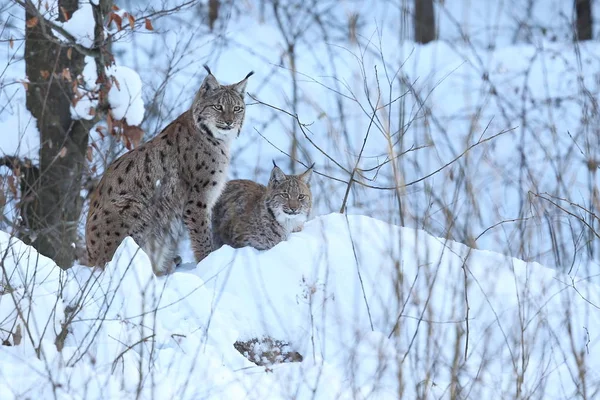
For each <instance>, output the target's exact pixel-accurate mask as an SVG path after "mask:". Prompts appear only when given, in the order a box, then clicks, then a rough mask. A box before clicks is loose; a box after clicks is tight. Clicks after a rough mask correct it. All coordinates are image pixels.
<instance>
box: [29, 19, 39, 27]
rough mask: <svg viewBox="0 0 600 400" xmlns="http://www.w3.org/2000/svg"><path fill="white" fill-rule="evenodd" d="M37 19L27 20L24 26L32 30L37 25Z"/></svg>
mask: <svg viewBox="0 0 600 400" xmlns="http://www.w3.org/2000/svg"><path fill="white" fill-rule="evenodd" d="M38 22H39V20H38V17H33V18H30V19H28V20H27V22H26V25H27V27H28V28H34V27H35V26H36V25H37V24H38Z"/></svg>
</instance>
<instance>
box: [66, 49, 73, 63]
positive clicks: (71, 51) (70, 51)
mask: <svg viewBox="0 0 600 400" xmlns="http://www.w3.org/2000/svg"><path fill="white" fill-rule="evenodd" d="M72 55H73V48H72V47H69V49H68V50H67V58H68V59H69V60H70V59H71V56H72Z"/></svg>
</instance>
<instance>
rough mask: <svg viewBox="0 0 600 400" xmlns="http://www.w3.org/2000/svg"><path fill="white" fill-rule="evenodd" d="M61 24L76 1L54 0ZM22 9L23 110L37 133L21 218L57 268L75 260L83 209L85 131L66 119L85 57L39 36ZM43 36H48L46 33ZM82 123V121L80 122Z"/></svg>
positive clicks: (37, 27)
mask: <svg viewBox="0 0 600 400" xmlns="http://www.w3.org/2000/svg"><path fill="white" fill-rule="evenodd" d="M58 6H59V9H60V10H62V12H61V13H59V14H60V18H59V19H60V20H64V19H65V16H66V18H70V17H71V16H72V15H73V13H74V12H75V11H76V10H77V8H78V1H77V0H59V2H58ZM32 18H34V15H33V14H32V12H31V10H29V9H27V10H26V21H28V23H27V25H29V26H28V27H26V30H25V35H26V37H25V64H26V67H25V68H26V73H27V76H28V78H29V88H28V91H27V109H28V110H29V111H30V112H31V114H32V115H33V116H34V117H35V118H36V119H37V127H38V130H39V132H40V165H39V179H37V180H36V182H34V183H33V190H32V192H33V195H32V196H31V197H32V198H31V199H30V201H31V203H32V206H31V207H30V208H29V209H30V211H31V212H30V213H29V215H26V216H23V219H24V221H23V222H24V224H25V226H26V228H27V229H26V233H25V235H26V236H25V238H26V240H27V239H28V241H30V242H31V243H32V244H33V246H34V247H35V248H36V249H37V250H38V251H39V252H40V253H41V254H43V255H45V256H48V257H50V258H52V259H53V260H54V261H55V262H56V263H57V264H58V265H59V266H60V267H61V268H69V267H71V266H72V264H73V261H74V259H75V243H76V242H77V228H78V222H79V216H80V214H81V209H82V199H81V197H80V194H79V193H80V190H81V184H82V182H81V181H82V176H83V168H84V167H85V154H86V149H87V145H88V130H89V128H88V127H86V126H84V123H83V122H82V121H79V120H73V119H72V118H71V112H70V106H71V103H72V99H73V96H74V91H73V88H74V80H75V79H76V78H77V76H78V75H79V74H80V73H81V72H82V70H83V67H84V56H83V55H82V54H80V53H79V52H77V51H75V50H69V49H70V48H69V47H68V46H66V45H61V44H57V43H55V42H53V41H51V40H49V39H48V38H47V36H44V31H43V30H42V26H41V25H42V24H41V23H40V22H38V23H35V22H34V21H35V20H32ZM46 35H51V32H50V29H47V31H46ZM84 122H85V121H84Z"/></svg>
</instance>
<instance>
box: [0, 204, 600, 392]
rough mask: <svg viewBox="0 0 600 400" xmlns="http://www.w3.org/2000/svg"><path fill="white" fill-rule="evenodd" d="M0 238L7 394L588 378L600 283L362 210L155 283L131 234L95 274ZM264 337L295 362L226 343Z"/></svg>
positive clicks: (433, 386)
mask: <svg viewBox="0 0 600 400" xmlns="http://www.w3.org/2000/svg"><path fill="white" fill-rule="evenodd" d="M0 237H1V241H0V252H1V254H5V252H6V251H7V249H8V257H6V258H5V259H4V265H5V268H6V273H3V274H2V275H1V276H2V280H1V281H2V282H7V280H8V281H9V282H10V287H12V288H14V289H15V290H14V291H13V292H11V293H6V292H4V294H3V295H2V296H0V317H2V318H0V332H1V335H2V337H1V338H2V339H3V340H4V339H9V341H10V338H8V337H7V332H10V331H13V332H14V326H15V324H19V325H21V326H22V332H25V327H26V326H27V325H26V324H24V323H23V322H22V320H21V319H20V317H19V316H18V315H17V314H16V313H15V312H14V303H15V300H14V299H16V300H17V301H18V302H19V305H20V309H21V310H25V311H26V313H22V314H24V315H30V316H31V317H30V323H29V324H28V325H29V326H32V325H33V327H34V328H35V327H37V328H35V329H34V330H33V334H32V339H33V340H31V339H29V338H28V337H27V336H26V335H24V336H23V338H22V341H21V344H19V345H17V346H0V388H2V393H3V394H4V395H7V396H12V397H6V398H22V397H24V396H25V395H27V396H29V397H30V398H36V399H45V398H53V387H54V388H55V389H56V390H57V391H58V394H59V398H63V397H64V398H82V397H83V398H86V399H95V398H111V399H112V398H114V399H126V398H131V397H132V396H135V394H136V393H137V391H138V390H141V398H152V397H154V398H178V399H197V398H231V399H233V398H246V399H265V398H268V399H280V398H281V399H284V398H289V397H290V395H291V393H294V398H298V399H304V398H316V399H331V398H341V399H346V398H348V399H349V398H378V399H397V398H398V393H400V392H399V390H400V386H399V385H400V384H402V385H403V389H402V390H403V391H404V392H403V396H404V397H405V398H416V397H417V395H418V393H419V391H421V390H427V391H428V392H429V393H430V394H431V395H432V396H433V397H435V398H439V397H446V396H447V395H448V391H449V390H450V387H451V384H452V379H453V375H452V373H453V368H456V370H455V372H454V373H455V377H456V379H458V385H459V386H460V388H461V390H464V391H465V392H468V393H471V395H472V396H475V397H480V398H512V397H511V396H512V395H513V394H514V390H515V389H514V388H515V385H516V381H517V376H518V374H519V373H522V374H523V376H524V380H523V384H522V388H521V390H522V393H524V394H526V395H534V397H536V398H541V397H543V398H548V399H553V398H568V397H571V396H573V395H574V393H575V392H576V390H577V388H576V384H575V383H574V382H573V380H571V378H570V375H569V374H570V373H576V371H577V365H576V361H575V360H576V357H575V356H576V355H577V356H578V357H581V358H580V360H582V361H581V362H583V363H584V367H585V370H586V374H587V378H588V380H587V381H586V382H588V384H589V385H590V387H589V388H592V387H595V386H594V385H595V383H594V382H597V381H598V379H600V357H599V354H598V353H599V352H600V341H599V340H598V336H597V335H596V333H597V332H598V330H599V329H600V311H599V310H598V308H597V307H596V306H595V304H600V290H598V289H599V288H598V287H597V286H595V285H593V284H591V283H589V282H588V281H587V279H583V278H577V277H572V278H571V277H568V276H566V275H562V274H559V273H557V272H556V271H554V270H552V269H548V268H545V267H543V266H541V265H539V264H536V263H526V262H523V261H520V260H517V259H511V258H508V257H505V256H502V255H500V254H496V253H492V252H489V251H479V250H473V249H469V248H467V247H466V246H464V245H461V244H458V243H455V242H449V241H444V240H443V239H440V238H436V237H433V236H430V235H428V234H427V233H425V232H424V231H420V230H414V229H410V228H400V227H397V226H393V225H389V224H387V223H384V222H382V221H378V220H376V219H373V218H369V217H364V216H357V215H350V216H345V215H341V214H329V215H326V216H322V217H318V218H316V219H313V220H311V221H309V222H308V223H307V224H306V226H305V229H304V230H303V231H302V232H299V233H294V234H292V235H291V237H290V239H289V240H288V241H286V242H282V243H280V244H278V245H277V246H275V247H274V248H273V249H271V250H268V251H263V252H261V251H257V250H255V249H252V248H242V249H237V250H235V249H233V248H231V247H228V246H224V247H222V248H221V249H219V250H218V251H215V252H213V253H212V254H211V255H209V257H208V258H206V259H205V260H203V261H202V262H201V263H199V264H198V265H195V264H194V263H188V264H184V265H182V266H181V267H179V268H178V269H177V271H176V272H175V273H173V274H172V275H169V276H166V277H161V278H156V277H154V275H153V274H152V270H151V267H150V261H149V259H148V256H147V255H146V254H144V253H143V251H141V250H140V249H139V247H138V246H137V245H136V243H135V242H134V241H133V240H132V239H131V238H127V239H125V240H124V241H123V243H122V244H121V246H120V247H119V249H118V251H117V253H116V254H115V257H114V259H113V260H112V261H111V262H110V263H109V264H108V265H107V267H106V269H105V270H104V272H102V273H99V271H92V270H91V269H89V268H87V267H80V266H76V267H74V268H72V269H71V270H69V271H67V272H64V271H61V270H59V269H58V268H57V267H56V266H54V265H53V263H52V262H51V261H50V260H48V259H47V258H45V257H43V256H39V259H38V258H37V257H38V256H37V254H36V253H35V250H33V249H31V248H30V247H28V246H25V245H24V244H22V243H21V242H20V241H18V240H16V239H14V238H12V239H11V238H10V237H9V236H8V234H4V233H2V234H1V236H0ZM20 255H23V256H22V257H21V256H20ZM36 259H37V260H38V261H37V263H38V265H37V274H32V271H33V270H34V267H35V265H36V264H35V261H36ZM184 261H185V260H184ZM465 277H466V278H465ZM465 288H466V297H465ZM465 298H467V299H468V302H469V311H468V315H467V311H466V310H467V308H466V303H465ZM77 305H82V307H81V308H79V307H77ZM72 309H77V313H76V315H75V317H74V319H73V321H72V322H71V324H70V329H69V334H68V335H67V337H66V340H65V344H64V348H63V349H62V352H57V351H56V347H55V345H54V341H55V339H56V336H57V333H58V332H60V327H61V325H60V323H61V322H63V321H64V318H65V313H67V315H68V313H69V312H70V311H69V310H72ZM467 319H468V344H467V345H466V351H467V357H466V360H465V359H464V351H465V341H466V335H467V323H466V321H467ZM46 321H50V322H49V324H50V325H48V324H47V323H45V322H46ZM48 326H49V327H50V328H47V329H45V330H43V329H40V327H48ZM261 337H270V338H273V339H274V340H281V341H285V342H288V343H289V348H290V349H291V350H293V351H297V352H299V353H300V354H301V355H302V356H303V361H302V362H294V363H284V364H277V365H271V366H270V367H268V368H266V367H258V366H256V365H255V364H253V363H251V362H250V361H248V360H247V359H246V358H245V357H244V356H242V355H241V354H240V353H239V352H238V351H237V350H236V349H235V348H234V346H233V344H234V343H235V342H236V341H245V340H250V339H253V338H261ZM32 341H33V343H34V344H35V345H32V344H31V342H32ZM40 344H41V347H40V348H41V351H42V352H41V356H40V358H39V359H38V358H37V357H36V352H35V350H36V348H37V347H38V346H39V345H40ZM259 347H260V346H255V347H254V350H260V349H259ZM524 359H526V360H527V363H526V364H522V362H521V360H524ZM453 360H454V361H453ZM456 360H458V362H459V364H453V363H455V362H456ZM453 365H454V367H453ZM140 377H142V381H141V382H140ZM17 382H18V383H17ZM577 384H579V383H577ZM53 385H55V386H53ZM61 396H62V397H61ZM313 396H314V397H313Z"/></svg>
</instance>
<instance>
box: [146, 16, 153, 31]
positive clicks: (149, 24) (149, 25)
mask: <svg viewBox="0 0 600 400" xmlns="http://www.w3.org/2000/svg"><path fill="white" fill-rule="evenodd" d="M144 25H145V26H146V29H148V30H149V31H153V30H154V27H153V26H152V21H150V20H149V19H148V18H146V19H145V20H144Z"/></svg>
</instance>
